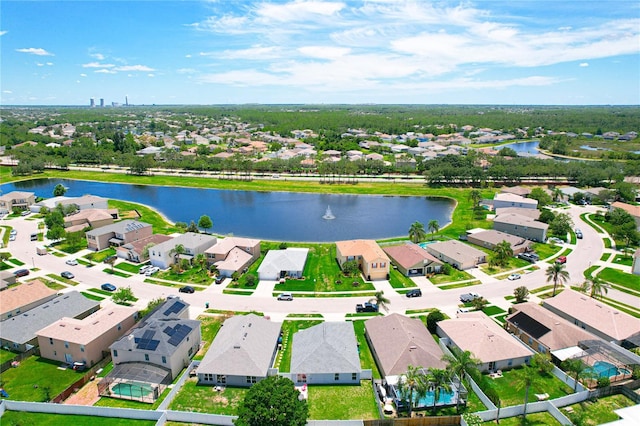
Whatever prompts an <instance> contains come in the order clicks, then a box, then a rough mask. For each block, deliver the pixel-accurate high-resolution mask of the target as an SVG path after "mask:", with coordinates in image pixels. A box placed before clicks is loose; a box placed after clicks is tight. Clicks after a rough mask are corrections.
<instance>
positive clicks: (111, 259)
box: [102, 255, 118, 263]
mask: <svg viewBox="0 0 640 426" xmlns="http://www.w3.org/2000/svg"><path fill="white" fill-rule="evenodd" d="M117 258H118V256H116V255H112V256H107V257H105V258H104V260H103V261H102V262H103V263H111V262H115V261H116V259H117Z"/></svg>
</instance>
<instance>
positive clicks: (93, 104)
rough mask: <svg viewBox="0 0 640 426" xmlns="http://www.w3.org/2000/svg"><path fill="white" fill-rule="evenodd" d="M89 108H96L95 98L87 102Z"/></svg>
mask: <svg viewBox="0 0 640 426" xmlns="http://www.w3.org/2000/svg"><path fill="white" fill-rule="evenodd" d="M89 106H90V107H91V108H95V107H96V99H95V98H91V99H90V100H89Z"/></svg>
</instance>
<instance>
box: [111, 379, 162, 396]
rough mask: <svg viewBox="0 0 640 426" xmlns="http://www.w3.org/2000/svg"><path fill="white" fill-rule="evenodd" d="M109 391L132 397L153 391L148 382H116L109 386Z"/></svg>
mask: <svg viewBox="0 0 640 426" xmlns="http://www.w3.org/2000/svg"><path fill="white" fill-rule="evenodd" d="M111 392H112V393H113V394H114V395H117V396H126V397H132V398H141V397H143V396H148V395H150V394H151V392H153V390H152V389H151V385H150V384H149V383H138V382H128V383H118V384H116V385H115V386H113V387H112V388H111Z"/></svg>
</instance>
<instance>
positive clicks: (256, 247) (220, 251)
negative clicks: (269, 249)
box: [204, 237, 260, 277]
mask: <svg viewBox="0 0 640 426" xmlns="http://www.w3.org/2000/svg"><path fill="white" fill-rule="evenodd" d="M204 254H205V255H206V256H207V264H209V265H215V267H216V268H217V269H218V273H219V274H220V275H221V276H223V277H230V276H231V275H233V273H234V272H242V271H243V270H245V269H246V268H248V267H249V266H251V265H252V264H253V262H255V261H256V260H258V258H259V257H260V240H255V239H252V238H239V237H227V238H224V239H222V240H218V242H217V243H216V244H215V245H213V246H211V247H209V248H208V249H206V250H205V252H204Z"/></svg>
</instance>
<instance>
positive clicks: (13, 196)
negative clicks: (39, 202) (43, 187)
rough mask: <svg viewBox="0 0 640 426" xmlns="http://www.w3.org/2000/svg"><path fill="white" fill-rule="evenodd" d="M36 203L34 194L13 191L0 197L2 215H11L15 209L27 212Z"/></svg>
mask: <svg viewBox="0 0 640 426" xmlns="http://www.w3.org/2000/svg"><path fill="white" fill-rule="evenodd" d="M35 202H36V195H35V194H34V193H33V192H22V191H12V192H8V193H6V194H4V195H2V196H0V213H11V212H12V211H13V209H14V208H18V209H20V210H27V209H28V208H29V206H31V205H32V204H34V203H35Z"/></svg>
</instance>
